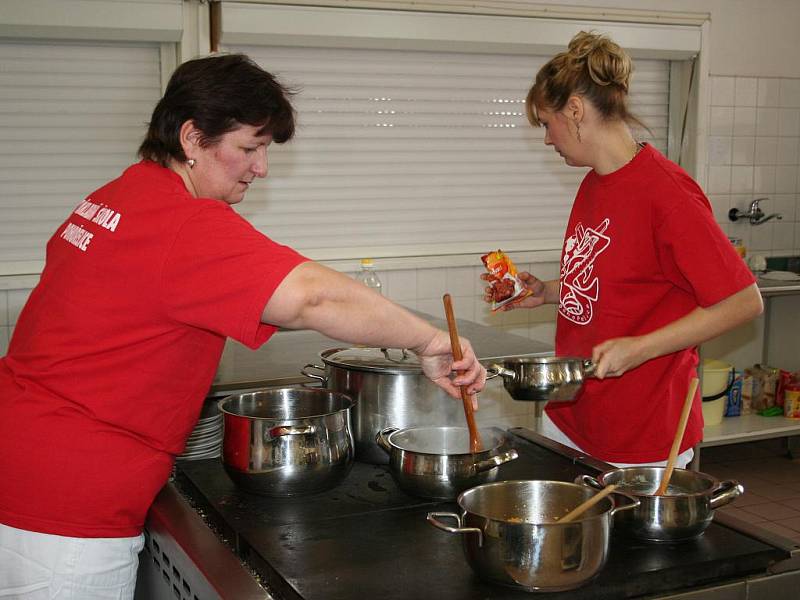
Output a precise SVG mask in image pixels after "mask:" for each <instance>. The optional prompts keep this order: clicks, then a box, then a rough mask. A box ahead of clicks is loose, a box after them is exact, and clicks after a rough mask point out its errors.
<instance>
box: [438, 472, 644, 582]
mask: <svg viewBox="0 0 800 600" xmlns="http://www.w3.org/2000/svg"><path fill="white" fill-rule="evenodd" d="M595 493H596V492H594V491H593V490H591V489H590V488H588V487H585V486H580V485H576V484H574V483H567V482H563V481H502V482H497V483H489V484H486V485H479V486H477V487H474V488H472V489H469V490H467V491H465V492H464V493H462V494H461V495H460V496H459V497H458V505H459V507H460V508H461V511H462V512H461V514H456V513H452V512H431V513H428V522H429V523H430V524H431V525H433V526H434V527H437V528H439V529H441V530H443V531H447V532H450V533H458V534H461V535H462V540H463V545H464V554H465V555H466V557H467V561H468V562H469V565H470V566H471V567H472V569H473V570H474V571H475V573H476V574H477V575H478V576H479V577H481V578H483V579H486V580H488V581H491V582H494V583H500V584H503V585H508V586H513V587H519V588H523V589H525V590H528V591H540V592H558V591H563V590H571V589H574V588H577V587H579V586H581V585H583V584H585V583H587V582H588V581H589V580H590V579H591V578H592V577H594V576H595V575H597V574H598V573H599V572H600V570H601V569H602V568H603V565H605V562H606V558H607V556H608V545H609V537H610V532H611V527H612V517H613V516H614V515H615V514H617V513H620V512H621V511H624V510H630V509H633V508H634V507H635V506H636V505H637V504H638V500H636V499H634V498H631V497H628V496H625V495H619V497H621V498H623V499H624V500H625V502H626V504H625V505H622V506H619V507H616V506H615V502H614V500H612V499H611V498H610V497H606V498H603V499H601V500H600V501H599V502H598V503H597V504H595V505H594V506H593V507H591V508H590V509H588V510H587V511H586V512H585V513H584V514H583V515H582V516H580V517H578V518H577V519H576V520H574V521H570V522H568V523H558V522H557V521H556V518H557V517H561V516H564V515H565V514H566V513H567V512H569V511H570V510H572V509H573V508H575V507H577V506H578V505H579V504H580V503H582V502H584V501H585V500H588V499H589V498H591V497H592V496H594V494H595ZM614 496H615V497H616V496H617V494H616V493H614ZM441 519H452V520H454V521H455V522H456V525H457V526H456V527H450V526H448V525H446V524H445V523H443V522H442V521H441Z"/></svg>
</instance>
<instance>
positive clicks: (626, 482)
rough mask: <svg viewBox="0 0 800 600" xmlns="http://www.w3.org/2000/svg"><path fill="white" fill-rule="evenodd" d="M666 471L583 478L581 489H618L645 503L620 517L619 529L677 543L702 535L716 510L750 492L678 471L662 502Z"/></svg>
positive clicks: (632, 471)
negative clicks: (613, 485)
mask: <svg viewBox="0 0 800 600" xmlns="http://www.w3.org/2000/svg"><path fill="white" fill-rule="evenodd" d="M665 470H666V469H665V467H625V468H622V469H614V470H612V471H606V472H605V473H602V474H601V475H599V476H598V477H597V478H596V479H595V478H594V477H591V476H590V475H583V476H581V477H578V478H577V479H576V480H575V481H576V483H582V484H583V485H586V486H590V487H592V488H595V489H603V488H604V487H606V486H607V485H612V484H616V485H617V486H618V487H617V490H619V491H621V492H625V493H626V494H629V495H631V496H633V497H635V498H637V499H638V500H639V501H640V504H639V506H638V507H637V508H636V509H635V510H632V511H630V512H626V513H623V514H621V515H619V516H618V517H616V522H615V525H614V526H615V528H618V529H619V530H620V531H621V532H623V533H625V534H628V535H630V536H633V537H635V538H638V539H641V540H647V541H651V542H675V541H679V540H687V539H692V538H695V537H697V536H699V535H701V534H702V533H703V532H704V531H705V530H706V528H707V527H708V526H709V525H710V524H711V521H712V520H713V518H714V510H715V509H717V508H720V507H721V506H725V505H726V504H729V503H730V502H733V501H734V500H735V499H736V498H738V497H739V496H741V495H742V494H743V493H744V488H743V487H742V486H741V485H740V484H739V483H738V482H737V481H734V480H733V479H729V480H726V481H722V482H720V481H719V480H717V479H716V478H714V477H712V476H711V475H706V474H705V473H700V472H698V471H689V470H686V469H675V470H674V471H673V472H672V477H671V478H670V480H669V486H668V487H667V493H666V494H665V495H663V496H656V495H655V492H656V490H657V489H658V486H659V484H660V483H661V478H662V477H663V475H664V471H665Z"/></svg>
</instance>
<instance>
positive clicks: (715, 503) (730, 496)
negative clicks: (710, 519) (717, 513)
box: [708, 479, 744, 510]
mask: <svg viewBox="0 0 800 600" xmlns="http://www.w3.org/2000/svg"><path fill="white" fill-rule="evenodd" d="M742 494H744V487H743V486H742V484H740V483H739V482H738V481H736V480H735V479H728V480H726V481H723V482H722V483H720V484H719V487H718V488H717V489H715V490H714V492H713V493H712V494H711V500H710V501H709V503H708V504H709V506H710V507H711V510H715V509H717V508H720V507H721V506H725V505H726V504H730V503H731V502H733V501H734V500H736V498H738V497H739V496H741V495H742Z"/></svg>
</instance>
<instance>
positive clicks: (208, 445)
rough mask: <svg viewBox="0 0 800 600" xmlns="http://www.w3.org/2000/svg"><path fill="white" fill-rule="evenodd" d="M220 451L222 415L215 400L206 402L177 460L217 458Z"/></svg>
mask: <svg viewBox="0 0 800 600" xmlns="http://www.w3.org/2000/svg"><path fill="white" fill-rule="evenodd" d="M221 449H222V413H221V412H219V408H218V407H217V401H216V400H207V401H206V403H205V404H204V405H203V410H202V411H201V413H200V418H199V419H198V421H197V425H195V428H194V430H193V431H192V433H191V434H190V435H189V439H188V440H187V441H186V448H185V449H184V450H183V454H181V455H180V456H179V457H178V460H201V459H204V458H217V457H218V456H219V455H220V450H221Z"/></svg>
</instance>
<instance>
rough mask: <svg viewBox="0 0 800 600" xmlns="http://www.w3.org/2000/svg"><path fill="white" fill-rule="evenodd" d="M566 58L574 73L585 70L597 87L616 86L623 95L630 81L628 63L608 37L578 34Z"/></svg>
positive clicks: (570, 44) (571, 42)
mask: <svg viewBox="0 0 800 600" xmlns="http://www.w3.org/2000/svg"><path fill="white" fill-rule="evenodd" d="M566 55H567V56H566V58H567V60H568V61H569V62H570V63H571V65H572V67H573V68H574V69H575V70H583V69H584V68H585V69H586V70H587V72H588V74H589V77H591V78H592V81H594V82H595V83H596V84H597V85H602V86H606V85H612V84H613V85H618V86H620V87H621V88H622V89H623V90H625V92H627V91H628V83H629V81H630V77H631V70H632V65H631V59H630V57H629V56H628V53H627V52H625V50H623V49H622V48H621V47H620V46H619V45H618V44H616V43H615V42H614V41H612V40H611V39H610V38H609V37H608V36H606V35H601V34H597V33H594V32H586V31H581V32H579V33H578V34H576V35H575V37H573V38H572V40H570V42H569V46H568V47H567V52H566Z"/></svg>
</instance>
